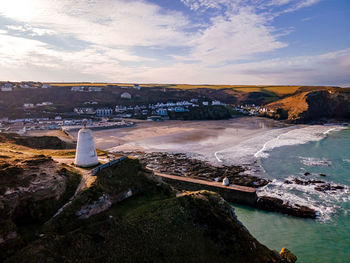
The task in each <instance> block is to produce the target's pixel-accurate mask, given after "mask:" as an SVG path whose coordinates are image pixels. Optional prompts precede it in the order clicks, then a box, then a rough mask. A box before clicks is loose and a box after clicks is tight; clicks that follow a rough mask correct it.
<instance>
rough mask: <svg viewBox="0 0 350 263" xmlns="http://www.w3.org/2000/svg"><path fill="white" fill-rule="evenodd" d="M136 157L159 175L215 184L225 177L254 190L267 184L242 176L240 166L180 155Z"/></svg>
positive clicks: (147, 154) (152, 154) (261, 179)
mask: <svg viewBox="0 0 350 263" xmlns="http://www.w3.org/2000/svg"><path fill="white" fill-rule="evenodd" d="M136 156H137V158H139V159H140V160H141V162H142V163H144V164H145V165H147V167H148V168H150V169H152V170H155V171H157V172H160V173H166V174H171V175H177V176H185V177H192V178H195V179H202V180H207V181H217V182H222V180H223V179H224V178H225V177H227V178H228V180H229V181H230V183H231V184H236V185H243V186H249V187H254V188H257V187H261V186H264V185H267V184H268V182H269V181H268V180H266V179H264V178H261V177H257V176H253V175H246V174H244V173H243V172H244V171H245V169H244V168H243V167H242V166H238V165H231V166H225V165H224V166H213V165H211V164H209V163H207V162H204V161H201V160H198V159H194V158H188V157H187V156H186V155H185V154H182V153H176V154H170V153H161V152H153V153H145V154H143V153H140V154H138V155H136Z"/></svg>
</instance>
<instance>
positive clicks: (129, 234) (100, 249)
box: [5, 159, 287, 262]
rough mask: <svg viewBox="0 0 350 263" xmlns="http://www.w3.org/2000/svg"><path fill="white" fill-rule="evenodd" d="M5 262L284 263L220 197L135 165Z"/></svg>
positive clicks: (124, 167) (105, 177) (108, 174)
mask: <svg viewBox="0 0 350 263" xmlns="http://www.w3.org/2000/svg"><path fill="white" fill-rule="evenodd" d="M38 229H39V230H38V231H36V232H35V234H34V235H35V238H34V240H33V241H32V242H30V243H28V244H25V245H23V246H22V249H20V250H17V251H13V253H12V255H11V256H10V257H8V258H7V259H6V260H5V262H18V261H22V262H23V259H26V261H28V262H145V261H149V262H287V261H284V259H282V258H286V257H285V255H284V254H285V253H284V254H283V255H282V254H281V255H282V256H280V255H279V254H278V253H277V252H274V251H271V250H269V249H268V248H266V247H265V246H264V245H262V244H260V243H259V242H258V241H257V240H256V239H255V238H254V237H252V236H251V235H250V233H249V232H248V231H247V229H246V228H245V227H244V226H243V225H242V224H241V223H240V222H239V221H238V220H237V218H236V216H235V213H234V210H233V208H232V207H231V206H230V205H229V204H228V203H227V202H226V201H225V200H223V199H222V198H221V197H220V196H219V195H217V194H215V193H213V192H208V191H199V192H183V193H179V192H176V191H174V190H173V189H171V188H170V187H169V186H168V185H166V184H164V183H162V182H161V181H159V180H157V179H155V178H154V177H153V175H152V173H151V172H150V171H148V170H146V169H144V168H143V166H142V165H141V164H140V163H139V161H138V160H136V159H125V160H124V161H122V162H120V163H118V164H116V165H114V166H112V167H110V168H107V169H105V170H103V171H100V172H99V173H98V174H97V178H96V180H95V182H94V183H93V184H92V185H91V187H89V188H88V189H86V190H84V191H82V192H81V193H79V194H78V195H77V196H76V197H75V198H74V199H73V200H72V202H70V203H69V204H68V205H67V206H66V207H65V208H64V209H63V211H62V212H61V213H60V214H58V215H57V216H55V217H52V218H51V219H50V220H49V221H48V222H47V223H46V224H43V225H41V226H40V227H38Z"/></svg>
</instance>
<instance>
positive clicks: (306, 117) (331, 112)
mask: <svg viewBox="0 0 350 263" xmlns="http://www.w3.org/2000/svg"><path fill="white" fill-rule="evenodd" d="M266 108H269V109H272V110H274V111H275V112H276V113H275V115H274V117H276V118H279V119H287V120H289V121H292V122H298V123H301V122H308V121H313V120H318V119H337V120H348V119H350V89H349V88H335V87H318V88H314V89H300V90H299V91H298V92H296V93H295V94H293V95H291V96H288V97H286V98H283V99H280V100H278V101H275V102H272V103H269V104H268V105H266Z"/></svg>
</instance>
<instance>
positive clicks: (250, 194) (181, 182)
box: [154, 172, 258, 206]
mask: <svg viewBox="0 0 350 263" xmlns="http://www.w3.org/2000/svg"><path fill="white" fill-rule="evenodd" d="M154 176H156V177H158V178H160V179H161V180H162V181H164V182H165V183H168V184H170V185H172V186H174V187H175V188H177V189H180V190H187V191H199V190H208V191H213V192H216V193H218V194H220V195H221V196H222V197H223V198H224V199H225V200H226V201H229V202H232V203H236V204H246V205H250V206H254V205H255V204H256V202H257V199H258V196H257V194H256V189H255V188H252V187H247V186H240V185H229V186H224V185H222V184H221V183H218V182H209V181H205V180H200V179H194V178H187V177H182V176H175V175H169V174H163V173H158V172H154Z"/></svg>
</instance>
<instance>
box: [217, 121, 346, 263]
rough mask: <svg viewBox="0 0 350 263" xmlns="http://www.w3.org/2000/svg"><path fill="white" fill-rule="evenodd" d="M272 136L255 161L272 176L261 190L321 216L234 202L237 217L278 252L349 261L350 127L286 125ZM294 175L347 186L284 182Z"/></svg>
mask: <svg viewBox="0 0 350 263" xmlns="http://www.w3.org/2000/svg"><path fill="white" fill-rule="evenodd" d="M283 129H284V128H282V130H283ZM276 132H277V133H276ZM272 133H273V132H272ZM273 135H274V136H271V139H270V140H266V139H265V140H264V143H263V144H262V147H261V148H260V149H258V150H257V151H256V152H255V154H254V157H255V158H256V160H257V161H256V166H257V167H258V168H260V171H261V172H262V173H263V176H264V177H267V178H269V179H270V180H271V181H272V182H271V183H270V184H269V185H267V186H266V187H264V188H263V189H261V190H259V192H258V195H269V196H275V197H280V198H282V199H283V200H287V201H290V202H292V203H298V204H304V205H307V206H311V207H313V208H315V209H316V210H318V211H319V216H318V218H317V219H316V220H313V219H302V218H296V217H292V216H288V215H282V214H279V213H271V212H265V211H261V210H257V209H253V208H250V207H245V206H237V205H234V208H235V211H236V214H237V217H238V219H239V220H240V221H241V222H242V223H243V224H244V225H245V226H246V227H247V229H248V230H249V231H250V233H251V234H252V235H253V236H254V237H256V238H257V239H258V240H259V241H260V242H261V243H263V244H264V245H266V246H267V247H269V248H270V249H274V250H277V251H279V250H280V249H281V248H282V247H287V248H288V249H289V250H291V251H292V252H293V253H294V254H295V255H297V257H298V262H305V263H316V262H317V263H320V262H321V263H335V262H344V263H345V262H350V214H349V212H350V194H349V188H350V129H349V128H346V127H340V126H337V125H333V126H304V127H302V128H297V129H296V128H295V127H294V128H293V127H288V128H285V131H284V132H283V131H281V129H278V131H275V133H273ZM230 153H231V154H233V155H234V153H233V152H232V149H231V150H229V151H224V152H220V153H219V154H218V158H219V159H220V158H221V159H220V160H221V161H223V162H224V161H225V160H226V161H227V160H230V159H232V155H231V156H230ZM234 158H235V157H234ZM305 173H306V174H307V176H306V175H305ZM320 174H323V175H326V176H325V177H324V176H320ZM296 178H298V179H302V180H322V181H325V182H327V183H329V184H330V185H333V186H335V185H338V186H342V188H343V189H339V190H329V191H324V192H323V191H317V190H315V185H305V186H304V185H298V184H286V183H285V181H286V180H288V181H293V180H294V179H296Z"/></svg>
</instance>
